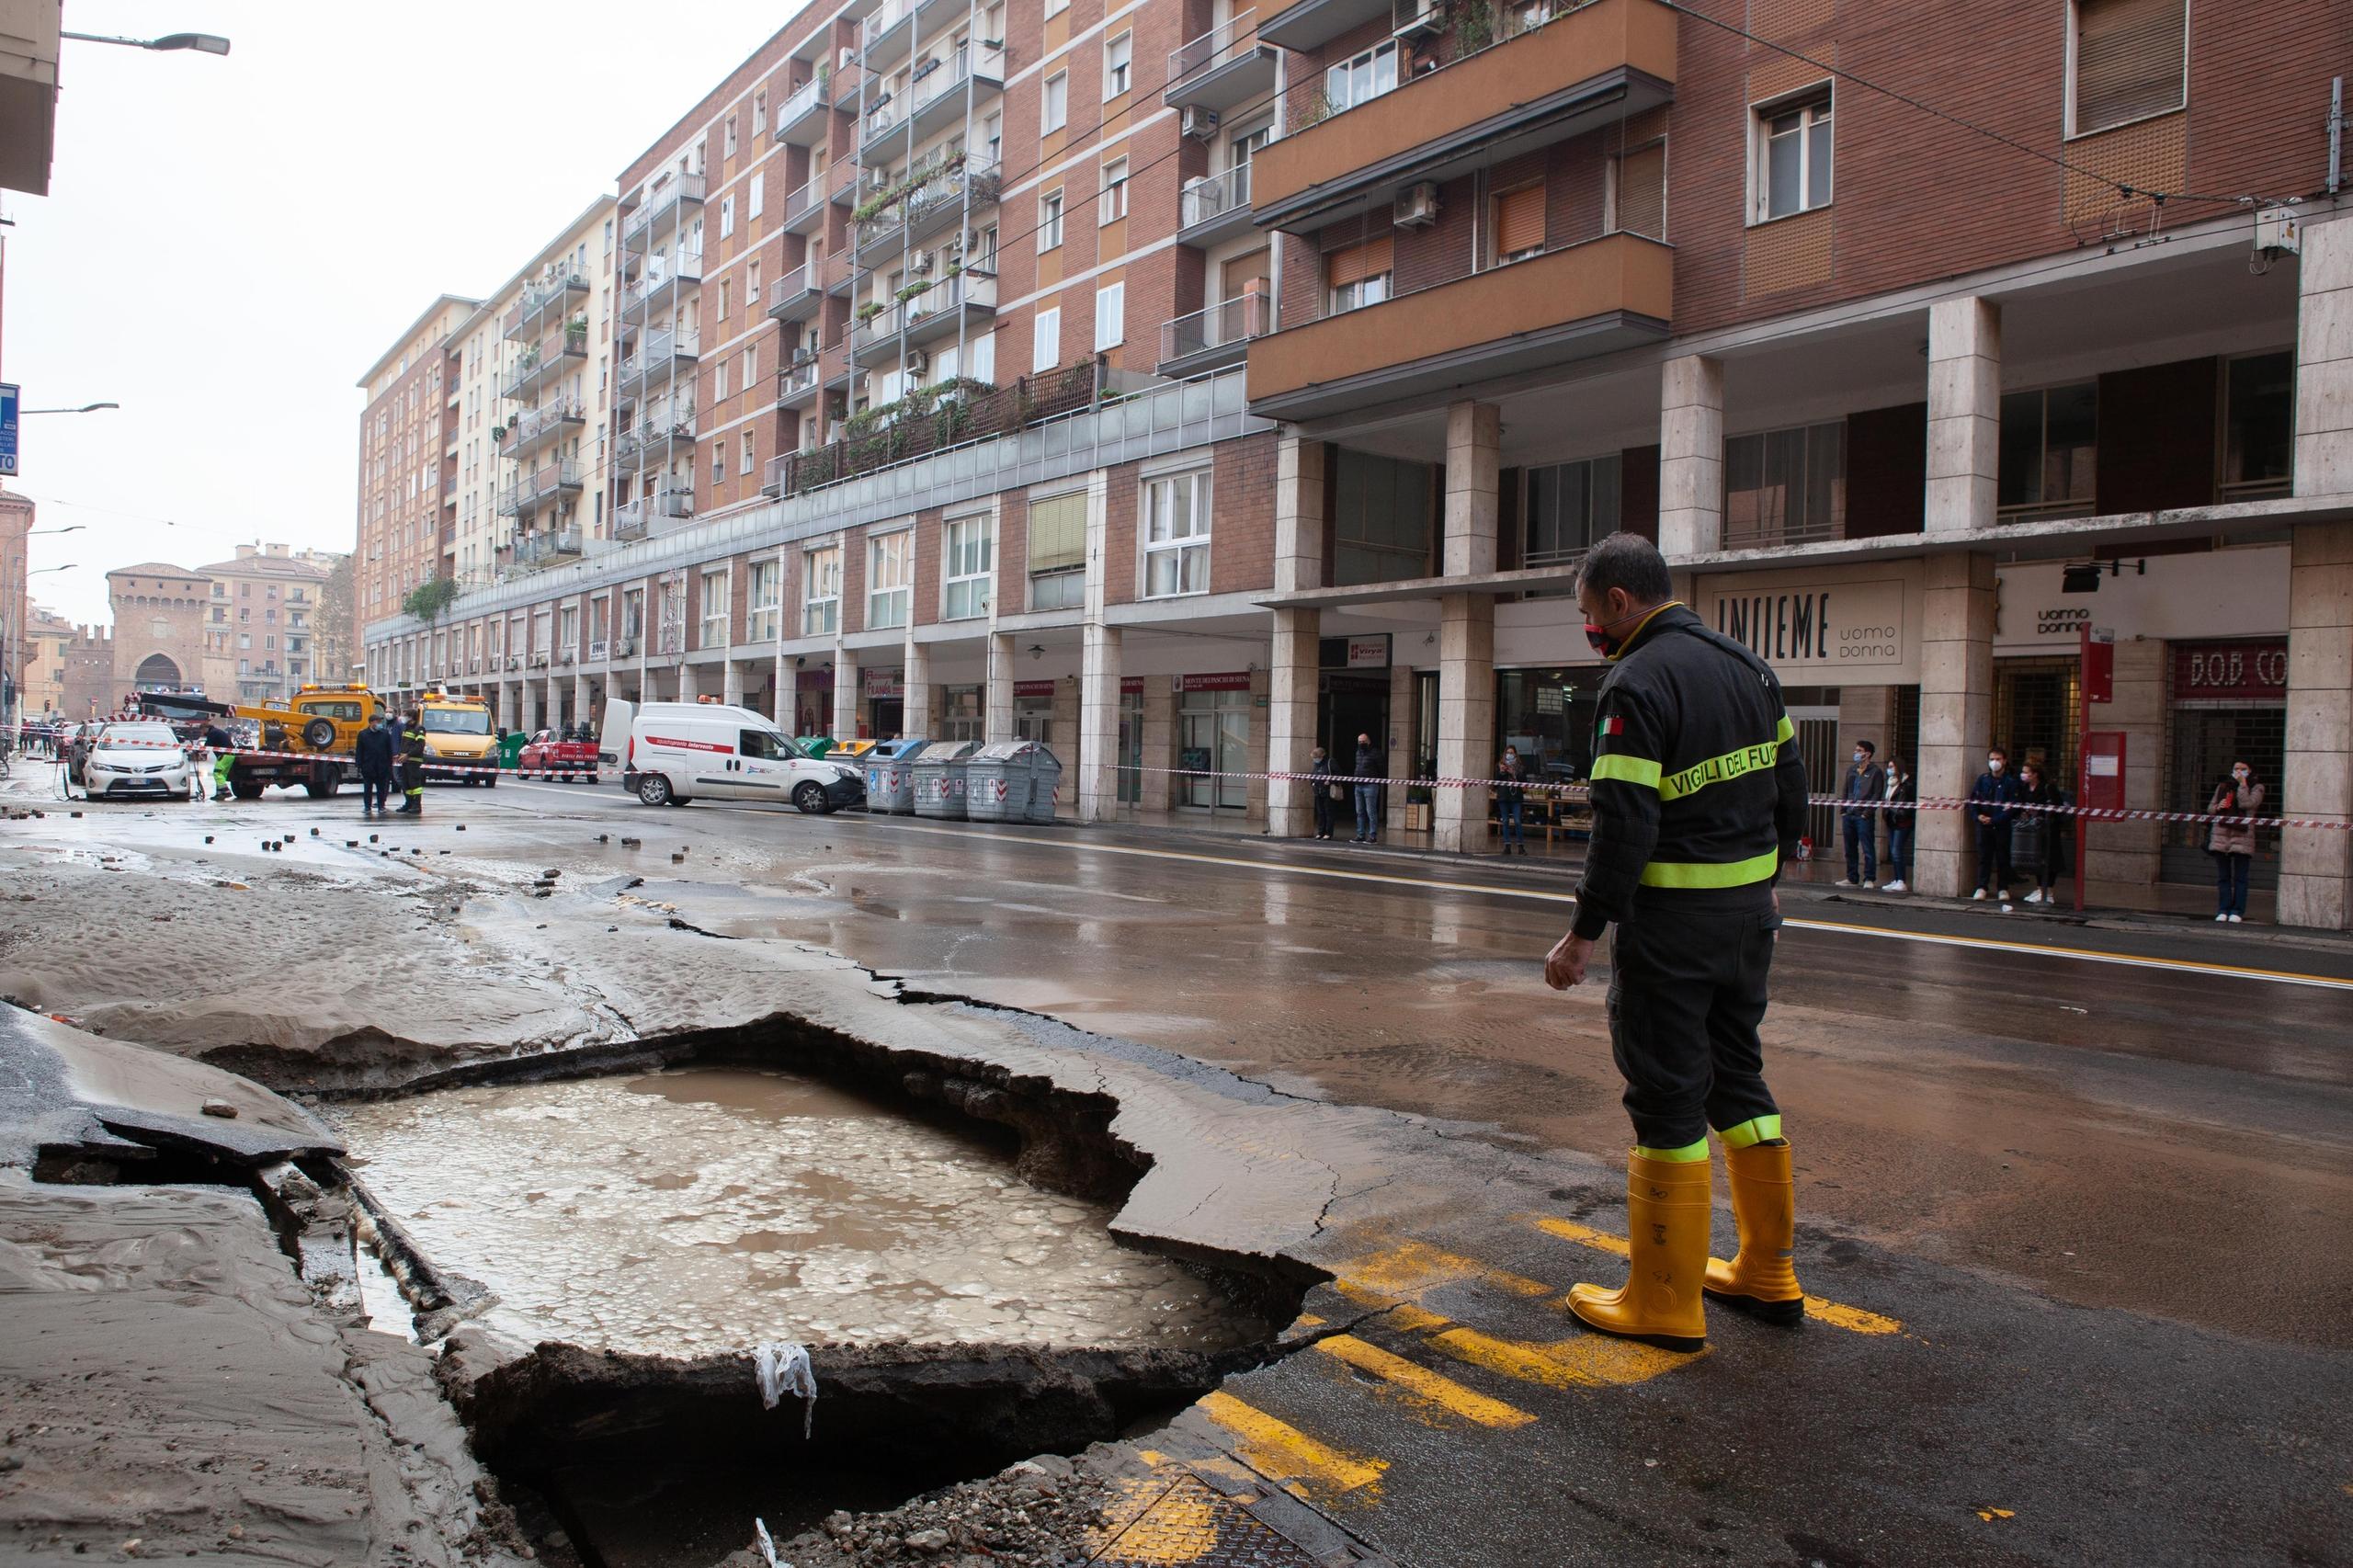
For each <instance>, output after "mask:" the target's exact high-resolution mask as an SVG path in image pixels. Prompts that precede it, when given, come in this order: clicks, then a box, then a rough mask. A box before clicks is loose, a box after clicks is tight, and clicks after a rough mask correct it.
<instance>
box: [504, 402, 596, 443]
mask: <svg viewBox="0 0 2353 1568" xmlns="http://www.w3.org/2000/svg"><path fill="white" fill-rule="evenodd" d="M587 418H588V410H587V408H586V407H585V405H583V404H582V403H581V402H580V400H579V399H577V398H569V397H566V398H558V399H557V400H556V401H554V402H553V403H543V404H541V405H540V407H538V408H529V409H525V410H524V411H523V412H522V413H520V414H518V415H516V416H515V419H514V422H513V423H512V424H510V425H508V426H506V440H505V442H504V443H502V444H501V445H500V447H499V449H498V455H499V456H500V457H502V458H526V457H529V456H530V455H531V454H532V453H533V452H536V451H538V450H539V449H540V448H541V447H544V446H546V445H547V444H548V442H550V441H551V440H554V439H557V438H559V437H562V436H563V433H564V429H565V427H566V426H571V427H572V428H574V429H577V428H578V427H579V426H581V425H583V424H585V422H586V420H587Z"/></svg>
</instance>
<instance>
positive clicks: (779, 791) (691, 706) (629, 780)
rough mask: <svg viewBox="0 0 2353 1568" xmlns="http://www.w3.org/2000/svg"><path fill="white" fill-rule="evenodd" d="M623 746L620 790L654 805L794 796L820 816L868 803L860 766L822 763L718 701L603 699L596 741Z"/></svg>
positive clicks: (758, 718) (759, 718)
mask: <svg viewBox="0 0 2353 1568" xmlns="http://www.w3.org/2000/svg"><path fill="white" fill-rule="evenodd" d="M616 740H619V741H620V743H621V753H620V757H619V759H618V760H619V761H620V767H621V788H622V789H624V790H629V791H631V793H632V794H634V795H636V797H637V798H638V799H639V800H641V801H644V802H645V803H646V804H647V805H649V806H679V805H684V804H686V802H688V801H694V800H703V799H709V800H714V801H777V802H779V803H781V802H783V801H791V802H792V803H793V805H795V806H797V807H799V808H800V809H801V811H803V812H809V813H811V814H814V813H816V812H837V811H839V810H841V809H842V808H843V807H844V806H856V805H862V804H864V803H865V801H866V778H865V776H864V775H863V774H862V773H860V772H859V771H858V769H857V768H855V767H843V766H842V765H841V764H839V763H835V762H819V761H815V760H813V759H812V758H809V757H805V756H801V753H800V752H799V751H798V750H797V749H795V747H794V746H793V744H792V743H791V742H790V740H788V739H786V738H785V736H784V734H783V733H781V732H780V731H779V730H778V729H777V727H776V726H775V725H774V724H773V723H771V722H768V720H767V718H766V717H764V716H763V715H761V714H759V713H757V712H756V711H754V710H751V709H749V708H730V707H727V706H725V705H723V704H721V703H716V702H647V703H642V704H641V703H634V702H625V701H622V700H620V699H613V700H611V701H608V702H607V703H606V704H605V724H604V731H603V734H602V737H601V738H600V739H599V740H598V742H597V745H598V748H599V750H600V751H603V750H606V748H609V747H610V746H611V745H612V744H614V742H615V741H616Z"/></svg>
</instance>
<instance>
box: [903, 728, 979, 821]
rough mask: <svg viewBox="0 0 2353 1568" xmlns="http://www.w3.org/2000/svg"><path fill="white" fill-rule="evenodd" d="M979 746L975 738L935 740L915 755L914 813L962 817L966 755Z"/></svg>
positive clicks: (942, 816)
mask: <svg viewBox="0 0 2353 1568" xmlns="http://www.w3.org/2000/svg"><path fill="white" fill-rule="evenodd" d="M980 749H981V748H980V744H979V743H978V742H976V741H934V742H932V743H931V744H929V745H927V746H926V747H924V748H923V750H922V751H921V752H920V753H918V754H917V755H916V756H915V815H917V816H919V817H941V818H945V819H948V820H949V821H961V820H962V818H963V815H964V764H965V759H966V758H968V757H970V756H972V754H973V753H974V752H976V751H978V750H980Z"/></svg>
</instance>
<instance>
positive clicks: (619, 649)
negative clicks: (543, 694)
mask: <svg viewBox="0 0 2353 1568" xmlns="http://www.w3.org/2000/svg"><path fill="white" fill-rule="evenodd" d="M842 52H843V53H844V54H847V53H848V52H849V51H847V50H844V51H842ZM613 648H614V657H616V658H621V659H633V658H635V657H637V639H636V638H634V637H624V638H622V639H620V641H619V642H616V643H614V644H613Z"/></svg>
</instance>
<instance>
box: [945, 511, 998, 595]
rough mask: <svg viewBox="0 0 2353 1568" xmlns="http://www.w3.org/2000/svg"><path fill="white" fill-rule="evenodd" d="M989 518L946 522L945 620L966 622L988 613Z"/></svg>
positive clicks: (992, 546)
mask: <svg viewBox="0 0 2353 1568" xmlns="http://www.w3.org/2000/svg"><path fill="white" fill-rule="evenodd" d="M989 523H990V519H989V518H987V517H958V518H954V519H952V520H951V521H949V524H948V526H947V529H946V532H947V535H948V573H947V580H948V598H947V602H946V604H945V605H944V606H943V607H942V608H941V611H940V613H941V615H942V617H943V618H944V619H949V620H970V619H972V618H973V617H975V616H983V615H986V614H988V612H989V586H990V584H991V582H992V581H993V580H994V573H995V564H994V556H995V538H994V537H993V535H992V532H991V529H990V527H989Z"/></svg>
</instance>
